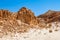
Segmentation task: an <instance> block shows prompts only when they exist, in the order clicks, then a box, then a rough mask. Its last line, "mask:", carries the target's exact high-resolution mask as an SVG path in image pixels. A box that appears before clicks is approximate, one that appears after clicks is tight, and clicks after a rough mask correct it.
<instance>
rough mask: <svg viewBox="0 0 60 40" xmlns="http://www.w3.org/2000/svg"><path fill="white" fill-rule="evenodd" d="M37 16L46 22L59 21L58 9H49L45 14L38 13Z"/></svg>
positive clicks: (59, 13)
mask: <svg viewBox="0 0 60 40" xmlns="http://www.w3.org/2000/svg"><path fill="white" fill-rule="evenodd" d="M38 18H43V19H44V20H45V21H46V22H55V21H60V11H52V10H49V11H48V12H46V13H45V14H42V15H39V16H38Z"/></svg>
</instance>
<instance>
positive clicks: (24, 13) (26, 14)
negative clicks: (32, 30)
mask: <svg viewBox="0 0 60 40" xmlns="http://www.w3.org/2000/svg"><path fill="white" fill-rule="evenodd" d="M17 19H18V20H21V21H22V22H24V23H27V24H35V25H37V24H38V20H37V18H36V17H35V15H34V13H33V12H32V11H31V10H28V9H27V8H25V7H23V8H21V9H20V10H19V11H18V14H17Z"/></svg>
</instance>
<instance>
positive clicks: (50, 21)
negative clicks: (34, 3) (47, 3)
mask: <svg viewBox="0 0 60 40" xmlns="http://www.w3.org/2000/svg"><path fill="white" fill-rule="evenodd" d="M0 40H60V11H53V10H48V11H47V12H45V13H44V14H41V15H39V16H35V15H34V12H32V11H31V10H30V9H27V8H26V7H22V8H21V9H19V11H18V12H10V11H8V10H0Z"/></svg>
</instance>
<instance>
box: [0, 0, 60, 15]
mask: <svg viewBox="0 0 60 40" xmlns="http://www.w3.org/2000/svg"><path fill="white" fill-rule="evenodd" d="M21 7H26V8H28V9H30V10H32V11H33V12H34V13H35V15H36V16H38V15H40V14H43V13H45V12H46V11H48V10H55V11H60V0H0V9H5V10H9V11H11V12H17V11H18V10H19V9H20V8H21Z"/></svg>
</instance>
